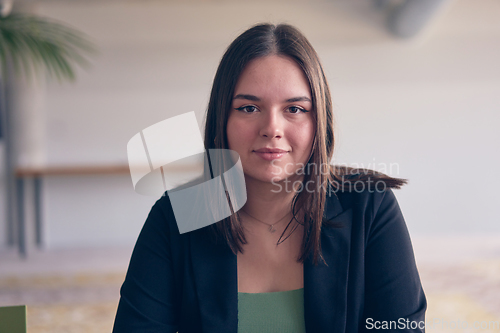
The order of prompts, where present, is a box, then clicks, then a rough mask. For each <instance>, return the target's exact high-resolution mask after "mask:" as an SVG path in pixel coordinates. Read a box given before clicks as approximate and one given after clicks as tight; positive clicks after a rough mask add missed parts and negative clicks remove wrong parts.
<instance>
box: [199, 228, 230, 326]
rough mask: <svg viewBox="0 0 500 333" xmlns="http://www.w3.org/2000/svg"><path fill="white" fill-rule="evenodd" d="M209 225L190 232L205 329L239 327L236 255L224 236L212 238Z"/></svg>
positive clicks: (202, 320) (202, 324)
mask: <svg viewBox="0 0 500 333" xmlns="http://www.w3.org/2000/svg"><path fill="white" fill-rule="evenodd" d="M208 229H209V228H203V229H199V230H197V231H195V232H192V235H191V253H192V257H191V261H192V264H193V274H194V282H195V285H196V293H197V295H198V304H199V308H200V315H201V327H202V328H203V332H204V333H208V332H228V333H230V332H234V333H236V332H237V330H238V277H237V262H236V255H235V254H233V252H232V251H231V249H230V248H229V246H228V245H227V243H226V242H225V241H224V240H219V242H218V244H214V243H213V242H212V241H211V235H210V233H209V231H210V230H208Z"/></svg>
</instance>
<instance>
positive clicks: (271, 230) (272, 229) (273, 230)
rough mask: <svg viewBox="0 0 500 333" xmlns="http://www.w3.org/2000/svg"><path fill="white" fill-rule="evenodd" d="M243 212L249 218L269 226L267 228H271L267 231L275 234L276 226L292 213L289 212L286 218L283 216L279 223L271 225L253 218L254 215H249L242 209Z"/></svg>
mask: <svg viewBox="0 0 500 333" xmlns="http://www.w3.org/2000/svg"><path fill="white" fill-rule="evenodd" d="M242 211H243V212H244V213H245V214H247V215H248V216H250V217H251V218H253V219H254V220H255V221H257V222H260V223H264V224H265V225H267V226H268V227H269V228H268V229H267V230H268V231H269V232H270V233H274V232H275V231H276V229H275V228H274V226H275V225H276V224H278V223H279V222H281V221H282V220H283V219H284V218H285V217H287V216H288V215H289V214H290V212H288V213H286V215H285V216H283V217H282V218H280V219H279V220H278V221H276V222H274V223H273V224H269V223H266V222H264V221H261V220H259V219H258V218H256V217H255V216H253V215H251V214H249V213H248V212H247V211H245V210H244V209H242Z"/></svg>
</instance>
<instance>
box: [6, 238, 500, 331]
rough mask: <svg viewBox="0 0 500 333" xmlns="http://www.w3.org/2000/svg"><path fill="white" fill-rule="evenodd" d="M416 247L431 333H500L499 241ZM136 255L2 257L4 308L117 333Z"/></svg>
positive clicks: (34, 321) (31, 320)
mask: <svg viewBox="0 0 500 333" xmlns="http://www.w3.org/2000/svg"><path fill="white" fill-rule="evenodd" d="M413 243H414V249H415V253H416V257H417V261H418V266H419V270H420V275H421V279H422V283H423V286H424V289H425V291H426V295H427V299H428V311H427V316H426V319H427V322H428V326H427V332H431V333H432V332H457V330H458V331H459V332H499V331H500V235H488V236H479V235H478V236H468V237H437V236H436V237H429V236H425V237H424V236H421V237H414V238H413ZM130 253H131V249H130V248H122V249H117V248H114V249H105V248H102V249H92V250H50V251H44V252H37V253H32V254H31V255H30V256H29V257H28V259H25V260H19V259H18V258H17V255H16V254H15V253H13V252H6V251H3V252H2V251H0V306H2V305H15V304H27V305H28V330H29V333H42V332H43V333H45V332H51V333H59V332H64V333H73V332H74V333H80V332H89V333H90V332H110V331H111V329H112V326H113V320H114V315H115V312H116V307H117V304H118V299H119V288H120V285H121V283H122V282H123V279H124V275H125V271H126V267H127V264H128V260H129V257H130ZM475 323H477V325H478V327H479V328H474V327H473V325H474V324H475ZM481 325H482V326H483V328H482V329H481V328H480V327H481ZM465 326H468V327H467V328H466V327H465Z"/></svg>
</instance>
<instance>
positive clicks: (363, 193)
mask: <svg viewBox="0 0 500 333" xmlns="http://www.w3.org/2000/svg"><path fill="white" fill-rule="evenodd" d="M406 183H407V180H406V179H401V178H395V177H391V176H388V175H386V174H383V173H381V172H377V171H374V170H369V169H359V168H349V167H345V166H334V173H333V175H332V181H331V184H330V187H329V189H328V193H327V198H326V206H327V207H330V209H329V211H330V215H333V216H335V215H337V214H335V213H333V214H332V213H331V211H332V210H337V211H339V210H340V211H341V212H346V211H349V210H355V211H356V212H357V213H358V214H357V215H358V216H364V217H365V220H366V221H373V220H374V219H375V217H376V216H377V213H378V212H379V210H380V208H381V207H382V208H384V207H386V206H397V205H398V203H397V199H396V196H395V195H394V192H393V189H400V188H401V186H403V185H404V184H406ZM332 207H333V208H332ZM360 212H361V214H360Z"/></svg>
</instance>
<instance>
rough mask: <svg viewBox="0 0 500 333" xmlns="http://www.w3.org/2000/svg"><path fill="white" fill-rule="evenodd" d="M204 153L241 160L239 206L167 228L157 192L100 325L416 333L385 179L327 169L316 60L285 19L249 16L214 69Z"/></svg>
mask: <svg viewBox="0 0 500 333" xmlns="http://www.w3.org/2000/svg"><path fill="white" fill-rule="evenodd" d="M205 146H206V148H207V149H231V150H233V151H236V152H237V153H238V154H239V156H240V159H241V163H242V166H243V172H244V177H245V185H246V191H247V202H246V204H245V205H244V206H243V208H242V209H241V210H239V211H238V212H235V213H234V214H233V215H232V216H230V217H229V218H227V219H224V220H222V221H220V222H218V223H216V224H214V225H211V226H208V227H205V228H202V229H198V230H195V231H192V232H188V233H184V234H179V231H178V228H177V225H176V221H175V218H174V214H173V212H172V208H171V204H170V202H169V199H168V196H165V197H163V198H161V199H160V200H158V202H157V203H156V204H155V205H154V207H153V208H152V210H151V212H150V214H149V216H148V219H147V220H146V223H145V225H144V227H143V229H142V231H141V234H140V236H139V238H138V240H137V244H136V246H135V249H134V252H133V255H132V258H131V261H130V267H129V270H128V272H127V276H126V279H125V282H124V283H123V286H122V289H121V299H120V303H119V307H118V311H117V315H116V320H115V327H114V332H177V331H178V332H235V333H236V332H306V331H307V332H315V333H316V332H363V331H373V330H374V329H378V328H380V329H392V330H394V331H396V330H397V331H412V332H422V331H423V330H424V329H423V328H424V314H425V309H426V300H425V296H424V293H423V290H422V287H421V284H420V280H419V276H418V272H417V268H416V265H415V261H414V257H413V251H412V246H411V242H410V238H409V235H408V232H407V228H406V224H405V222H404V219H403V216H402V214H401V211H400V209H399V206H398V204H397V201H396V199H395V197H394V194H393V193H392V190H391V188H399V187H400V186H401V185H403V184H404V183H405V181H404V180H401V179H396V178H391V177H388V176H386V175H383V174H379V173H376V172H372V171H369V170H353V169H348V168H336V167H333V166H331V165H330V164H329V162H330V160H331V159H332V154H333V146H334V136H333V117H332V102H331V98H330V91H329V88H328V84H327V80H326V77H325V75H324V72H323V69H322V67H321V64H320V61H319V58H318V56H317V54H316V52H315V51H314V49H313V48H312V46H311V45H310V44H309V42H308V41H307V39H306V38H305V37H304V36H303V35H302V34H301V33H300V32H299V31H298V30H297V29H295V28H294V27H292V26H289V25H278V26H274V25H271V24H261V25H257V26H254V27H252V28H251V29H249V30H247V31H246V32H244V33H243V34H242V35H240V36H239V37H238V38H236V40H235V41H233V43H232V44H231V45H230V46H229V48H228V49H227V51H226V53H225V54H224V56H223V58H222V60H221V63H220V65H219V68H218V70H217V73H216V76H215V79H214V83H213V87H212V93H211V97H210V102H209V105H208V112H207V122H206V127H205Z"/></svg>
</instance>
